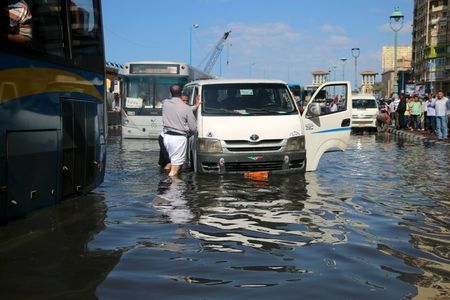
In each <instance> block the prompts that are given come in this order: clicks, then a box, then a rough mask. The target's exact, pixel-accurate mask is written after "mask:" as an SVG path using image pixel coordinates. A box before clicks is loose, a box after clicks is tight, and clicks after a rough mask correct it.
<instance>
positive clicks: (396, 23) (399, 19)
mask: <svg viewBox="0 0 450 300" xmlns="http://www.w3.org/2000/svg"><path fill="white" fill-rule="evenodd" d="M404 18H405V16H403V14H402V12H401V11H400V8H399V7H398V6H397V7H395V8H394V12H393V13H392V14H391V16H390V17H389V25H390V26H391V29H392V30H393V31H394V95H393V96H394V97H395V96H398V82H397V81H398V79H397V33H398V32H399V31H400V30H401V29H402V28H403V21H404Z"/></svg>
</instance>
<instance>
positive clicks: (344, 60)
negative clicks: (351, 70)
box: [340, 57, 347, 80]
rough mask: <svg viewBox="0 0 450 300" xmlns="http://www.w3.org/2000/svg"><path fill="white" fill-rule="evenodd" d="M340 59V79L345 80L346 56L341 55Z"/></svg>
mask: <svg viewBox="0 0 450 300" xmlns="http://www.w3.org/2000/svg"><path fill="white" fill-rule="evenodd" d="M340 60H341V61H342V80H345V62H346V61H347V57H341V58H340Z"/></svg>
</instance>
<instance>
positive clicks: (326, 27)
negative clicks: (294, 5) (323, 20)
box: [320, 24, 345, 34]
mask: <svg viewBox="0 0 450 300" xmlns="http://www.w3.org/2000/svg"><path fill="white" fill-rule="evenodd" d="M320 30H321V31H322V32H327V33H339V34H342V33H345V30H344V29H343V28H342V27H340V26H335V25H330V24H323V25H322V27H320Z"/></svg>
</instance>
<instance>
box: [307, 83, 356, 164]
mask: <svg viewBox="0 0 450 300" xmlns="http://www.w3.org/2000/svg"><path fill="white" fill-rule="evenodd" d="M351 97H352V93H351V87H350V82H348V81H335V82H327V83H324V84H322V85H321V86H320V87H319V88H318V89H317V90H316V91H315V93H314V94H313V96H312V98H311V99H310V101H309V102H308V103H307V105H306V108H305V111H304V112H303V114H302V119H303V124H304V129H305V143H306V171H314V170H316V169H317V166H318V164H319V161H320V158H321V157H322V154H323V153H325V152H327V151H333V150H341V151H344V150H345V148H346V147H347V144H348V141H349V139H350V132H351V117H352V99H351Z"/></svg>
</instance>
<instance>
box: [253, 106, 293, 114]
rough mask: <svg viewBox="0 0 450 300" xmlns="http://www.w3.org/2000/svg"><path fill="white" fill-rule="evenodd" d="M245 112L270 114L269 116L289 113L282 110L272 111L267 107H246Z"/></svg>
mask: <svg viewBox="0 0 450 300" xmlns="http://www.w3.org/2000/svg"><path fill="white" fill-rule="evenodd" d="M245 110H246V111H247V112H249V113H271V114H273V113H276V114H288V113H289V112H287V111H284V110H282V111H280V110H277V109H273V108H272V109H271V108H269V107H267V108H253V107H247V108H245Z"/></svg>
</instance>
